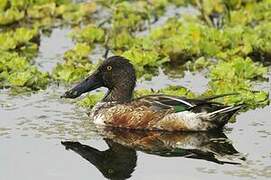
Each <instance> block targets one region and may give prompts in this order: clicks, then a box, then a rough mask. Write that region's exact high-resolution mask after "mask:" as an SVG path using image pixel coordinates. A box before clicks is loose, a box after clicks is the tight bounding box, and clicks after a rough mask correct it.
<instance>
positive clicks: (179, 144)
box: [61, 128, 244, 179]
mask: <svg viewBox="0 0 271 180" xmlns="http://www.w3.org/2000/svg"><path fill="white" fill-rule="evenodd" d="M101 134H102V136H103V137H104V140H105V142H106V143H107V145H108V147H109V148H108V149H107V150H105V151H100V150H98V149H96V148H93V147H91V146H88V145H84V144H81V143H79V142H71V141H64V142H61V143H62V144H63V145H64V146H65V147H66V149H67V150H73V151H74V152H76V153H78V154H79V155H80V156H82V157H83V158H84V159H86V160H88V161H89V162H90V163H91V164H93V165H94V166H96V168H97V169H99V171H100V172H101V173H102V174H103V175H104V176H105V177H106V178H108V179H127V178H129V177H130V176H131V174H132V173H133V171H134V169H135V167H136V162H137V154H136V151H143V152H145V153H148V154H155V155H159V156H164V157H185V158H193V159H201V160H207V161H211V162H214V163H218V164H225V163H227V164H240V162H241V161H242V160H244V158H242V157H240V156H239V153H238V151H237V150H236V149H235V148H234V147H233V146H232V144H231V143H230V141H229V140H228V138H227V137H226V135H225V134H224V133H222V132H208V133H207V132H196V133H176V132H174V133H169V132H159V131H152V132H151V131H134V130H124V129H111V128H107V129H105V130H103V131H102V132H101Z"/></svg>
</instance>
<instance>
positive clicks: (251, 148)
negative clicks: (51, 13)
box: [0, 29, 271, 180]
mask: <svg viewBox="0 0 271 180" xmlns="http://www.w3.org/2000/svg"><path fill="white" fill-rule="evenodd" d="M68 31H69V30H67V29H55V30H53V32H52V36H51V37H50V38H46V37H43V38H42V41H41V49H40V50H41V53H40V55H39V57H38V58H37V64H38V66H39V67H40V68H41V69H43V70H45V71H50V70H51V69H52V68H53V67H54V66H55V64H56V63H57V62H59V61H61V56H62V55H63V52H65V51H66V50H67V49H69V48H70V47H72V45H73V43H72V42H71V41H69V39H68V38H66V34H67V32H68ZM54 37H55V38H57V44H56V43H55V41H54V40H53V39H54ZM269 78H271V74H269ZM207 83H208V80H207V79H206V78H205V77H204V76H203V75H202V74H201V73H199V74H195V75H193V74H191V73H189V72H186V73H185V76H184V78H178V79H177V78H169V77H168V76H166V75H164V74H163V73H162V72H161V73H160V75H159V76H158V77H155V78H153V80H152V81H149V82H143V83H142V82H139V84H138V86H137V87H139V88H140V87H149V88H154V89H158V88H161V87H164V86H166V85H168V84H173V85H183V86H186V87H188V88H190V89H191V90H192V91H194V92H199V93H201V92H203V91H204V90H205V89H206V87H207ZM259 87H261V88H264V89H266V90H269V92H270V90H271V85H270V83H265V84H264V85H260V86H259ZM65 89H67V88H64V87H57V86H52V87H50V88H48V90H45V91H42V92H38V93H35V94H31V95H20V96H11V95H9V92H8V91H7V90H1V91H0V92H1V94H0V115H1V121H0V147H1V151H0V159H1V161H0V179H1V180H13V179H25V180H32V179H33V180H34V179H41V180H43V179H44V180H48V179H50V180H54V179H56V180H59V179H65V180H72V179H104V178H105V177H107V178H110V179H125V178H128V177H130V176H131V177H130V178H131V179H140V180H141V179H146V180H148V179H171V180H174V179H176V180H177V179H217V178H220V179H249V178H251V179H270V178H271V148H270V147H271V144H270V142H271V121H270V116H271V106H267V107H265V108H259V109H256V110H251V111H248V112H246V113H240V115H238V116H237V122H236V123H234V124H228V125H227V127H226V129H225V131H224V134H223V133H220V134H210V133H207V134H206V133H197V134H184V133H174V134H168V133H158V132H150V133H146V132H125V131H124V132H123V131H113V130H99V129H97V128H95V126H94V125H93V124H92V123H91V121H90V120H89V119H88V117H87V116H86V113H85V111H84V110H83V109H81V108H79V107H78V106H76V104H75V102H74V103H70V101H69V100H62V99H59V96H60V94H62V93H63V92H64V90H65ZM101 134H102V136H101ZM61 141H63V142H62V144H61ZM69 141H78V142H80V143H71V142H69ZM66 149H67V150H69V151H67V150H66ZM244 159H246V160H244ZM227 162H228V163H229V162H230V163H241V164H239V165H238V164H237V165H233V164H228V163H227ZM223 163H224V164H223Z"/></svg>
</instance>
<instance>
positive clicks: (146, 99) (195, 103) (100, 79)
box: [61, 56, 243, 131]
mask: <svg viewBox="0 0 271 180" xmlns="http://www.w3.org/2000/svg"><path fill="white" fill-rule="evenodd" d="M101 87H105V88H107V89H108V91H107V92H106V94H105V96H104V97H103V99H102V100H101V101H100V102H99V103H97V104H96V105H95V106H94V107H93V108H92V110H91V112H90V113H89V116H90V117H91V118H92V119H93V122H94V123H95V124H96V125H98V126H105V127H106V126H109V127H115V128H127V129H139V130H162V131H212V130H221V129H222V128H223V127H224V126H225V124H227V123H228V121H229V119H230V118H231V117H232V116H233V115H234V114H236V112H237V111H239V110H240V109H241V108H242V107H243V105H233V106H227V105H224V104H222V103H218V102H214V101H212V100H214V99H217V98H221V97H224V96H228V95H230V94H222V95H216V96H212V97H205V98H198V99H192V98H186V97H179V96H171V95H165V94H153V95H147V96H142V97H139V98H133V92H134V89H135V87H136V71H135V68H134V66H133V65H132V63H131V61H130V60H128V59H127V58H125V57H122V56H111V57H108V58H107V59H105V60H104V61H103V62H102V63H101V64H100V65H99V66H98V68H97V69H96V70H95V71H94V72H93V73H92V74H91V75H90V76H89V77H87V78H86V79H84V80H83V81H82V82H80V83H79V84H77V85H75V86H74V87H73V88H72V89H70V90H68V91H66V92H65V93H64V94H63V95H62V96H61V98H72V99H73V98H77V97H79V96H81V95H82V94H84V93H87V92H90V91H93V90H95V89H98V88H101Z"/></svg>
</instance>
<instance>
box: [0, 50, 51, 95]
mask: <svg viewBox="0 0 271 180" xmlns="http://www.w3.org/2000/svg"><path fill="white" fill-rule="evenodd" d="M0 82H1V86H0V87H1V88H3V87H13V88H15V87H26V88H29V89H32V90H39V89H45V88H46V86H47V84H48V83H49V75H48V73H43V72H40V71H39V70H38V69H37V68H36V67H35V66H33V65H31V64H30V63H29V62H28V60H27V59H26V58H24V57H21V56H19V55H18V54H17V53H9V52H4V51H0Z"/></svg>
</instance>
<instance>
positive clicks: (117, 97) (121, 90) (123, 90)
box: [103, 86, 134, 103]
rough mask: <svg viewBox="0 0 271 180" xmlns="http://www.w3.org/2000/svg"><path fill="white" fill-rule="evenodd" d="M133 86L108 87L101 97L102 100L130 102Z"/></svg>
mask: <svg viewBox="0 0 271 180" xmlns="http://www.w3.org/2000/svg"><path fill="white" fill-rule="evenodd" d="M133 91H134V87H130V88H129V87H125V86H122V87H115V88H112V89H109V90H108V92H107V93H106V95H105V97H104V98H103V102H117V103H126V102H130V101H131V100H132V97H133Z"/></svg>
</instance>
